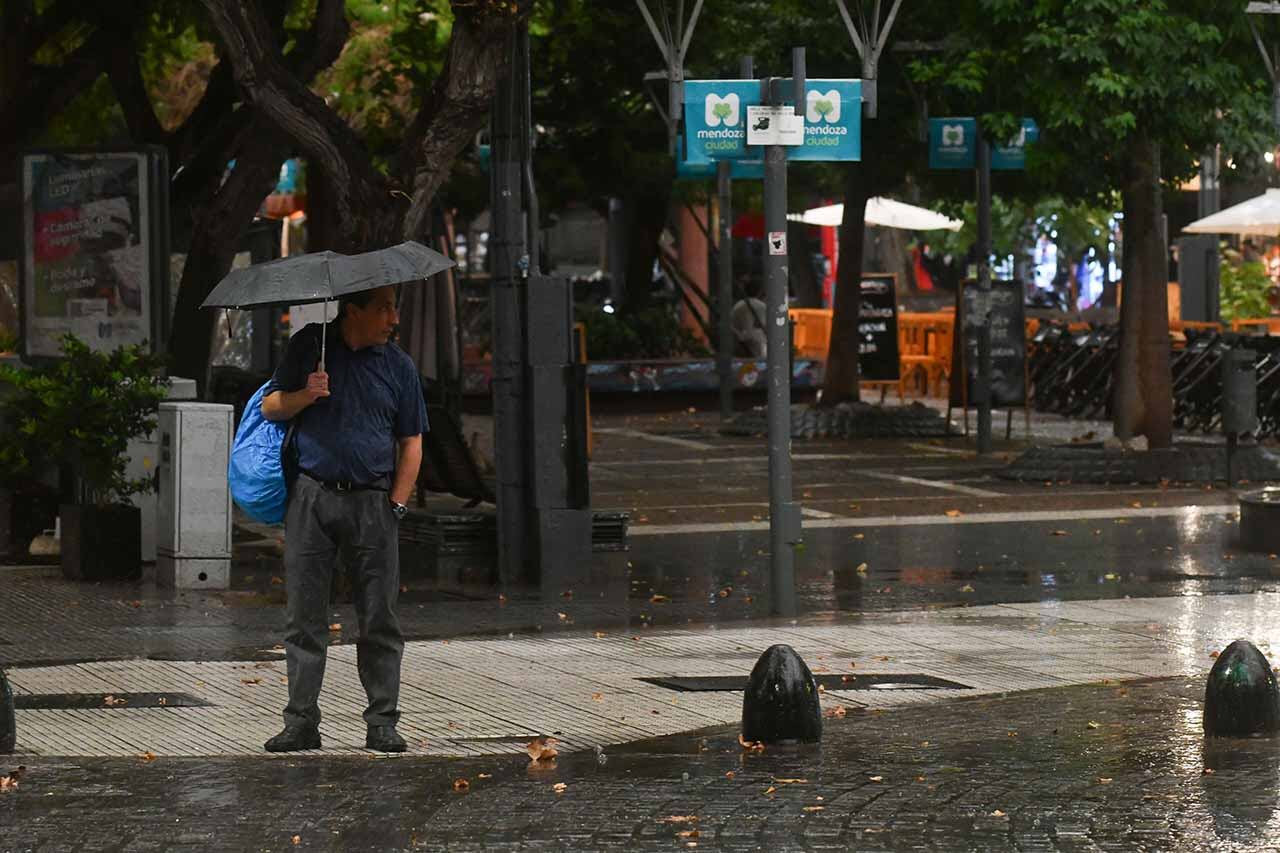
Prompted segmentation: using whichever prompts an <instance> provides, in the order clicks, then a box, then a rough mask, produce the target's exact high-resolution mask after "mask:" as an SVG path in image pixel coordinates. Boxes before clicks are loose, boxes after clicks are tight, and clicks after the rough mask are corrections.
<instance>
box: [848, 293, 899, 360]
mask: <svg viewBox="0 0 1280 853" xmlns="http://www.w3.org/2000/svg"><path fill="white" fill-rule="evenodd" d="M861 290H862V299H861V301H860V302H859V304H858V372H859V373H860V374H861V378H862V380H863V381H864V382H897V381H898V292H897V291H898V289H897V276H895V275H893V274H891V273H888V274H872V275H864V276H863V277H862V287H861Z"/></svg>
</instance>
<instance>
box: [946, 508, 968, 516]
mask: <svg viewBox="0 0 1280 853" xmlns="http://www.w3.org/2000/svg"><path fill="white" fill-rule="evenodd" d="M962 515H964V513H962V512H961V511H960V510H958V509H949V510H947V517H948V518H959V517H960V516H962Z"/></svg>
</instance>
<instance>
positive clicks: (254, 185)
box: [169, 120, 288, 397]
mask: <svg viewBox="0 0 1280 853" xmlns="http://www.w3.org/2000/svg"><path fill="white" fill-rule="evenodd" d="M242 138H243V139H244V140H245V144H243V145H241V146H240V147H239V150H238V151H237V154H236V166H235V168H234V169H233V170H232V171H231V174H230V175H229V176H228V177H227V180H226V182H225V183H223V184H222V186H221V187H219V188H218V190H217V193H216V194H215V195H214V196H213V198H212V199H211V200H210V201H209V202H207V203H205V204H199V205H198V206H197V207H196V210H195V221H194V222H193V227H192V231H191V247H190V249H189V251H188V253H187V263H186V266H185V267H184V268H183V271H182V284H181V285H180V286H179V288H178V302H177V305H176V306H175V309H174V313H173V329H172V331H171V333H170V335H169V354H170V356H172V358H173V362H172V364H171V366H170V370H171V372H172V374H173V375H174V376H186V377H189V378H192V379H195V380H196V384H197V387H198V389H199V393H200V395H201V397H203V396H204V392H205V388H206V387H207V386H208V380H209V359H210V355H211V352H212V349H213V333H214V324H215V323H216V322H217V320H218V318H219V316H221V315H220V314H219V312H217V311H211V310H209V309H207V308H206V309H201V308H200V303H201V302H203V301H204V300H205V297H207V296H208V295H209V293H210V292H211V291H212V290H213V288H214V287H215V286H217V284H218V282H219V281H220V280H221V279H222V277H223V276H224V275H226V274H227V270H229V269H231V262H232V260H233V259H234V258H235V255H236V250H237V249H238V248H239V247H240V241H241V240H242V239H243V238H244V234H245V231H246V230H247V229H248V227H249V224H250V223H251V222H252V221H253V215H254V213H256V212H257V210H258V208H259V207H260V206H261V205H262V200H263V199H265V198H266V197H267V195H268V193H270V192H271V189H272V188H273V187H274V186H275V184H276V181H277V180H279V177H280V164H281V163H283V162H284V160H285V157H287V156H288V148H287V147H286V144H285V141H284V139H283V138H282V137H281V136H280V134H279V133H277V132H275V131H273V130H272V129H271V127H270V126H269V125H268V124H267V123H266V122H265V121H262V120H258V121H255V122H253V123H252V124H251V125H250V126H249V128H248V130H247V131H246V133H245V135H244V137H242Z"/></svg>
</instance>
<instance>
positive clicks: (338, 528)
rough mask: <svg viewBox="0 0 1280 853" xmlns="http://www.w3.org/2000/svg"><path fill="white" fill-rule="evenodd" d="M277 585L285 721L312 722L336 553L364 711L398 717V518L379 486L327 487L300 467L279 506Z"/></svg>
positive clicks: (387, 721) (381, 719) (385, 719)
mask: <svg viewBox="0 0 1280 853" xmlns="http://www.w3.org/2000/svg"><path fill="white" fill-rule="evenodd" d="M284 524H285V545H284V566H285V574H286V578H285V589H286V591H287V593H288V596H289V602H288V613H289V633H288V635H287V636H286V637H285V641H284V647H285V657H286V660H287V662H288V667H289V705H288V707H286V708H285V711H284V722H285V725H286V726H293V725H319V723H320V708H319V705H318V704H317V700H318V699H319V696H320V685H321V683H322V682H323V681H324V663H325V651H326V650H327V649H328V647H329V638H330V634H329V624H330V623H329V613H330V609H329V595H330V583H331V581H332V578H333V569H334V566H335V564H336V563H337V561H338V557H339V556H341V558H342V564H343V566H344V567H345V568H346V569H347V571H348V572H350V574H351V586H352V590H353V593H354V596H355V605H356V618H357V620H358V622H359V630H360V633H359V637H358V639H357V641H356V665H357V668H358V670H359V672H360V683H361V684H363V685H364V692H365V694H366V695H367V696H368V697H369V707H368V708H367V709H366V710H365V712H364V719H365V723H366V724H368V725H370V726H387V725H390V726H394V725H395V724H396V723H397V722H398V721H399V719H400V712H399V710H398V709H397V706H398V703H399V699H400V659H401V657H402V656H403V654H404V639H403V638H402V637H401V635H400V623H399V621H398V620H397V619H396V614H395V604H396V597H397V595H398V594H399V592H400V550H399V534H398V532H397V527H398V522H397V521H396V518H395V515H394V514H393V513H392V512H391V505H390V503H388V501H387V493H386V492H381V491H372V490H371V491H358V492H345V493H338V492H334V491H329V490H327V489H325V488H324V487H323V486H321V485H320V484H319V483H317V482H316V481H315V480H312V479H311V478H310V477H308V476H306V475H305V474H300V475H299V476H298V478H297V480H296V481H295V482H294V486H293V490H292V492H291V493H290V495H289V506H288V509H287V510H286V512H285V520H284Z"/></svg>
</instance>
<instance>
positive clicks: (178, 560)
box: [156, 553, 231, 589]
mask: <svg viewBox="0 0 1280 853" xmlns="http://www.w3.org/2000/svg"><path fill="white" fill-rule="evenodd" d="M156 585H157V586H159V587H162V588H165V589H230V588H231V558H230V557H175V556H173V555H171V554H163V553H162V554H158V555H156Z"/></svg>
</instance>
